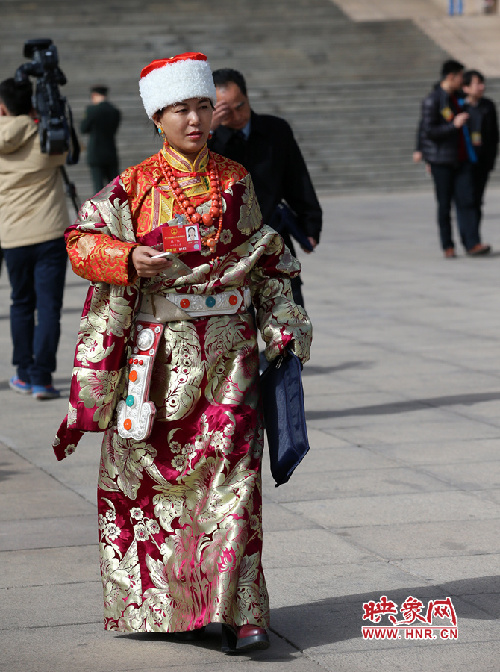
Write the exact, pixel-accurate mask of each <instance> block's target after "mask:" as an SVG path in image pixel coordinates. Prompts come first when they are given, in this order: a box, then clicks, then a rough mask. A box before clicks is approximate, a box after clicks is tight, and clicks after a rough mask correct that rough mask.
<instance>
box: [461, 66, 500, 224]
mask: <svg viewBox="0 0 500 672" xmlns="http://www.w3.org/2000/svg"><path fill="white" fill-rule="evenodd" d="M484 89H485V81H484V76H483V75H482V74H481V73H480V72H479V71H478V70H467V72H466V73H465V74H464V82H463V90H464V93H465V95H466V99H465V102H466V110H467V112H468V113H469V121H468V124H467V125H468V127H469V130H470V134H471V140H472V144H473V146H474V150H475V152H476V157H477V162H476V163H475V164H474V165H473V169H472V175H473V178H474V201H475V205H476V213H477V217H478V225H479V226H480V225H481V219H482V216H483V212H482V206H483V196H484V192H485V189H486V184H487V182H488V178H489V176H490V172H491V171H492V170H493V168H494V167H495V162H496V160H497V154H498V142H499V134H498V116H497V108H496V106H495V103H494V102H493V101H492V100H490V99H489V98H485V96H484Z"/></svg>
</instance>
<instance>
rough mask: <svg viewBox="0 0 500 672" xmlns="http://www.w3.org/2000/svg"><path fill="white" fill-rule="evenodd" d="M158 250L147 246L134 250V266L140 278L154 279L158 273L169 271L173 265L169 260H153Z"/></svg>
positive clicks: (132, 256)
mask: <svg viewBox="0 0 500 672" xmlns="http://www.w3.org/2000/svg"><path fill="white" fill-rule="evenodd" d="M156 254H158V250H155V249H154V247H148V246H146V245H139V246H138V247H134V249H133V250H132V255H131V258H132V264H133V265H134V268H135V270H136V273H137V275H138V276H139V277H140V278H152V277H154V276H155V275H158V273H161V272H162V271H165V270H167V268H169V266H171V265H172V261H171V260H170V259H168V258H165V257H163V258H158V259H153V258H152V257H154V256H155V255H156Z"/></svg>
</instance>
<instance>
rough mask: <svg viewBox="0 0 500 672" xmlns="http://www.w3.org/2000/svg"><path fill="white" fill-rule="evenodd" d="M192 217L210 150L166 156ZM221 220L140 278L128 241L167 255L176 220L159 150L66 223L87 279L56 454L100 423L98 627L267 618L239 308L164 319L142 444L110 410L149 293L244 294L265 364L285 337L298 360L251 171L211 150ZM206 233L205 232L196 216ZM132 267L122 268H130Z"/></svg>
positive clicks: (299, 321) (274, 246)
mask: <svg viewBox="0 0 500 672" xmlns="http://www.w3.org/2000/svg"><path fill="white" fill-rule="evenodd" d="M162 151H163V152H164V156H165V157H166V159H167V160H168V162H169V163H170V164H171V166H172V167H173V168H174V170H175V171H176V175H177V180H178V182H179V184H180V186H181V187H182V188H183V189H184V191H185V193H186V194H187V196H188V197H189V198H190V200H191V201H192V202H193V203H194V204H195V206H196V207H197V210H198V212H200V213H204V212H207V211H208V210H209V207H210V202H209V200H208V199H209V186H210V185H209V181H208V177H207V175H206V166H207V160H208V152H207V150H206V148H205V149H204V150H202V151H201V152H200V154H199V155H198V157H197V159H196V161H195V163H194V164H190V162H189V161H187V159H185V158H184V157H183V156H182V155H180V154H177V153H176V152H174V151H173V150H172V149H171V148H170V147H167V148H164V149H163V150H162ZM213 156H214V160H215V161H216V164H217V168H218V171H219V174H220V182H221V191H222V200H223V212H224V215H223V227H222V230H221V234H220V239H219V241H218V243H217V246H216V249H215V250H214V252H213V253H211V252H210V251H209V250H208V249H203V248H202V250H201V251H198V252H189V253H186V254H184V255H183V256H182V261H183V262H184V263H185V264H187V266H189V268H190V269H192V270H191V272H190V273H188V274H187V275H182V276H180V277H176V276H175V274H174V276H173V277H172V276H169V275H168V272H167V273H164V274H159V275H157V276H155V277H154V278H152V279H141V280H139V279H137V278H136V277H135V275H134V272H133V267H132V266H131V264H129V256H130V253H131V250H132V249H133V248H134V246H136V245H137V244H142V245H150V246H153V247H156V248H158V249H162V247H161V245H162V238H161V228H162V226H164V225H166V223H167V222H168V221H169V220H171V219H172V217H173V216H174V215H175V214H177V213H178V212H179V211H178V209H177V208H178V206H177V205H176V203H175V200H174V198H173V195H172V193H171V191H170V187H169V183H168V180H167V179H166V178H165V176H164V174H163V172H162V170H161V164H160V162H159V158H158V155H155V156H153V157H150V158H149V159H147V160H146V161H144V162H143V163H141V164H139V165H138V166H134V167H132V168H129V169H127V170H126V171H125V172H124V173H122V174H121V175H120V176H119V177H118V178H116V180H114V181H113V182H112V183H111V184H110V185H108V187H106V188H105V189H104V190H103V191H101V192H100V193H99V194H97V195H96V196H95V197H94V198H93V199H91V200H90V201H87V202H86V203H85V204H84V205H83V206H82V208H81V210H80V213H79V217H78V219H77V222H76V223H75V225H74V226H72V227H70V228H69V229H68V231H67V247H68V253H69V256H70V260H71V263H72V266H73V269H74V271H75V272H76V273H77V274H78V275H80V276H82V277H84V278H87V279H89V280H90V281H91V287H90V290H89V294H88V297H87V301H86V303H85V307H84V311H83V314H82V320H81V327H80V334H79V339H78V344H77V349H76V353H75V365H74V370H73V378H72V387H71V393H70V404H69V412H68V416H67V418H66V419H65V421H64V422H63V424H62V425H61V428H60V430H59V432H58V435H57V437H56V440H55V442H54V450H55V452H56V456H57V457H58V459H63V458H64V457H65V456H66V455H68V454H70V453H71V452H73V450H74V449H75V447H76V444H77V442H78V439H79V437H80V436H81V434H82V432H83V431H105V433H104V439H103V442H102V454H101V464H100V473H99V482H98V513H99V539H100V556H101V575H102V582H103V589H104V624H105V627H106V628H107V629H110V630H120V631H160V632H181V631H187V630H192V629H194V628H199V627H201V626H203V625H206V624H208V623H210V622H219V623H225V624H228V625H230V626H233V627H234V626H239V625H243V624H245V623H252V624H255V625H258V626H261V627H265V628H267V627H268V625H269V607H268V595H267V590H266V584H265V580H264V575H263V572H262V565H261V553H262V511H261V509H262V502H261V475H260V465H261V456H262V450H263V425H262V409H261V401H260V394H259V371H258V368H259V357H258V347H257V338H256V337H257V333H256V328H255V324H254V320H253V318H252V316H251V315H250V314H249V313H248V312H245V313H241V314H234V315H213V316H208V317H201V318H197V319H193V320H179V321H173V322H168V323H167V324H166V326H165V330H164V333H163V335H162V338H161V341H160V345H159V349H158V352H157V355H156V359H155V363H154V368H153V373H152V382H151V389H150V400H151V401H153V402H154V404H155V407H156V411H157V412H156V418H155V421H154V424H153V428H152V432H151V434H150V436H149V437H148V438H147V439H145V440H144V441H135V440H133V439H123V438H121V437H120V436H119V434H118V432H117V428H116V414H115V408H116V404H117V402H118V401H119V400H120V399H124V398H125V397H126V394H127V392H126V378H127V360H128V357H129V356H130V354H131V349H130V339H131V336H132V335H133V330H134V316H135V314H136V312H137V307H138V304H139V301H140V298H141V296H142V295H144V294H156V295H158V294H159V295H163V296H165V297H167V298H168V295H169V293H172V292H182V293H183V294H188V295H189V294H197V295H203V296H208V295H216V294H217V293H218V292H221V291H225V290H228V289H229V290H230V289H234V288H240V289H242V288H248V289H249V290H250V292H251V296H252V302H253V305H254V307H255V310H256V317H257V323H258V325H259V328H260V331H261V334H262V336H263V338H264V340H265V342H266V356H267V357H268V359H270V360H271V359H273V358H274V357H275V356H277V354H279V352H280V351H281V350H282V349H283V348H284V347H285V346H287V345H289V346H290V347H292V348H293V349H294V351H295V352H296V354H297V355H298V356H299V357H300V358H301V359H302V360H303V361H306V360H307V359H308V356H309V346H310V341H311V333H312V332H311V324H310V321H309V319H308V317H307V315H306V314H305V312H304V311H303V309H301V308H300V307H298V306H296V305H295V304H294V303H293V299H292V295H291V291H290V281H289V278H290V277H291V276H294V275H296V274H297V273H298V272H299V270H300V266H299V263H298V261H297V260H296V259H295V258H293V257H292V256H291V255H290V253H289V251H288V250H287V248H286V247H285V246H284V244H283V241H282V239H281V238H280V236H279V235H278V234H277V233H276V232H275V231H273V230H272V229H270V228H269V227H266V226H262V224H261V217H260V211H259V207H258V204H257V201H256V199H255V194H254V191H253V186H252V182H251V179H250V177H249V175H248V173H247V172H246V171H245V170H244V169H243V168H242V167H241V166H240V165H239V164H236V163H234V162H232V161H230V160H228V159H224V158H223V157H221V156H219V155H213ZM200 233H201V235H203V236H205V235H208V234H212V235H213V233H215V228H207V227H205V226H204V225H200ZM131 269H132V270H131Z"/></svg>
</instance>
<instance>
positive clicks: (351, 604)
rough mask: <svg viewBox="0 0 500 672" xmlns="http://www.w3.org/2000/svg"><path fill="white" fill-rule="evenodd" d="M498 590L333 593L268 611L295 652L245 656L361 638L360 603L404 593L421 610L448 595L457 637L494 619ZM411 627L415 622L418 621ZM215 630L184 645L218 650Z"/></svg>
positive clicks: (499, 584) (444, 587)
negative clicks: (471, 624) (465, 627)
mask: <svg viewBox="0 0 500 672" xmlns="http://www.w3.org/2000/svg"><path fill="white" fill-rule="evenodd" d="M499 593H500V577H498V576H484V577H480V578H475V579H467V580H462V581H450V582H448V583H442V584H436V585H431V586H417V587H413V588H400V589H397V590H391V591H382V592H380V591H378V592H373V593H366V594H359V595H346V596H341V597H333V598H327V599H324V600H319V601H317V602H311V603H308V604H300V605H295V606H293V607H281V608H279V609H272V610H271V630H272V632H274V634H275V635H277V636H278V637H279V638H280V639H282V640H283V641H284V642H287V643H288V644H289V645H291V646H292V647H293V648H294V649H295V651H292V652H290V650H289V648H287V649H286V650H285V649H284V648H283V647H281V646H273V647H271V648H270V649H268V650H267V651H260V652H259V651H257V652H254V653H253V654H251V657H252V658H255V659H256V660H259V661H262V662H272V661H274V662H276V661H277V660H285V659H288V658H291V657H292V654H293V653H295V652H296V651H305V650H307V649H311V648H317V647H321V646H328V645H330V644H335V642H341V641H346V640H350V639H356V638H359V639H361V627H362V626H371V625H374V624H373V623H372V622H371V621H369V620H365V621H363V618H362V617H363V613H364V610H363V604H364V603H368V602H370V601H374V602H379V601H380V598H381V595H382V594H385V595H387V599H388V600H392V601H393V602H395V603H396V605H398V607H400V606H401V605H402V604H403V602H404V601H405V600H406V599H407V598H408V597H410V596H413V597H415V598H417V599H419V600H420V601H421V602H422V603H423V604H424V607H425V608H427V605H428V602H429V600H442V599H445V598H446V597H450V598H451V599H452V602H453V604H454V607H455V611H456V615H457V624H458V633H459V638H460V625H461V619H472V620H488V621H492V620H496V619H498V618H500V599H498V598H499V597H500V595H499ZM424 613H425V612H424ZM397 618H398V620H402V619H403V616H402V615H401V613H398V615H397ZM433 624H434V625H441V624H442V625H443V627H448V626H449V625H451V623H450V621H449V619H447V618H443V619H440V618H436V617H435V618H434V619H433ZM380 625H390V622H389V621H388V620H387V617H386V616H384V617H382V619H381V622H380ZM415 625H418V622H416V623H415ZM220 630H221V626H220V625H218V624H210V625H209V626H208V627H207V631H206V637H205V639H203V640H202V641H200V642H194V643H189V645H190V646H196V647H202V648H207V649H215V650H217V649H220ZM118 636H119V637H127V638H132V639H137V640H141V639H142V640H145V641H147V640H155V639H156V640H158V639H160V640H165V641H171V642H175V641H176V640H175V636H174V635H170V634H160V633H134V634H126V635H123V634H122V635H118ZM186 645H187V644H186ZM246 655H247V656H249V655H250V654H246Z"/></svg>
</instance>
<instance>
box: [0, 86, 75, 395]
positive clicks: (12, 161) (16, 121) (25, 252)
mask: <svg viewBox="0 0 500 672" xmlns="http://www.w3.org/2000/svg"><path fill="white" fill-rule="evenodd" d="M35 114H36V113H35V111H34V110H33V109H32V84H31V82H30V81H29V80H28V79H24V80H23V81H16V80H15V79H13V78H10V79H6V80H4V81H2V82H1V83H0V243H1V246H2V248H3V251H4V258H5V262H6V265H7V269H8V272H9V280H10V284H11V288H12V293H11V300H12V304H11V308H10V323H11V335H12V342H13V364H14V365H15V366H16V367H17V371H16V375H15V376H13V377H12V378H11V379H10V387H11V389H12V390H14V391H15V392H18V393H20V394H31V395H32V396H33V397H34V398H36V399H55V398H57V397H59V396H60V392H59V391H58V390H56V389H54V387H53V384H52V374H53V372H54V371H55V369H56V352H57V347H58V344H59V335H60V314H61V308H62V299H63V291H64V280H65V274H66V261H67V254H66V248H65V244H64V236H63V234H64V230H65V229H66V227H67V226H68V225H69V216H68V209H67V205H66V198H65V192H64V185H63V176H62V172H61V170H60V167H61V166H63V164H64V163H65V162H66V154H65V153H58V154H50V153H43V152H42V151H41V147H40V140H39V134H38V128H37V124H36V123H35V121H34V116H35ZM35 315H36V317H35Z"/></svg>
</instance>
